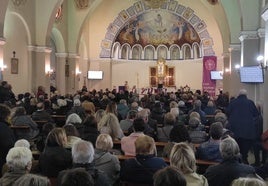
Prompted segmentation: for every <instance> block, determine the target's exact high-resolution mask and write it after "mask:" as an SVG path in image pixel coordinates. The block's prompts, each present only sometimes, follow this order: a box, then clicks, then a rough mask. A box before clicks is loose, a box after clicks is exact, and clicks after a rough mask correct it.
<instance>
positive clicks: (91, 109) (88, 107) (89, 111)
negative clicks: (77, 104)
mask: <svg viewBox="0 0 268 186" xmlns="http://www.w3.org/2000/svg"><path fill="white" fill-rule="evenodd" d="M82 107H83V108H84V110H85V113H86V116H88V115H92V116H94V115H95V105H94V104H93V103H92V102H90V101H87V100H85V101H83V102H82Z"/></svg>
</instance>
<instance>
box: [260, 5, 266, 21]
mask: <svg viewBox="0 0 268 186" xmlns="http://www.w3.org/2000/svg"><path fill="white" fill-rule="evenodd" d="M261 17H262V19H263V20H264V21H267V20H268V8H266V9H265V10H264V11H262V14H261Z"/></svg>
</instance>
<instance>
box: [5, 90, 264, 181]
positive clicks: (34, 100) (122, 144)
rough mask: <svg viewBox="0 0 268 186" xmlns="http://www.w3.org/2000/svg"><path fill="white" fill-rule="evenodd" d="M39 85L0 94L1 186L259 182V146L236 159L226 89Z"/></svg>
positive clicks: (235, 144) (260, 169)
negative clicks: (250, 157)
mask: <svg viewBox="0 0 268 186" xmlns="http://www.w3.org/2000/svg"><path fill="white" fill-rule="evenodd" d="M1 86H2V87H0V89H3V88H4V87H3V85H1ZM38 90H39V91H38V94H36V95H33V94H30V93H28V92H27V93H24V94H19V95H18V97H17V98H16V97H15V95H13V94H12V91H11V90H10V95H9V96H6V97H5V98H1V100H0V101H1V103H0V149H1V151H0V168H1V170H2V171H1V178H0V185H3V186H5V185H7V186H9V185H10V186H11V185H52V186H54V185H59V186H60V185H63V186H68V185H74V186H75V185H104V186H105V185H115V186H116V185H123V186H124V185H125V186H126V185H141V184H142V185H148V186H149V185H155V186H162V185H163V186H164V185H182V186H186V185H187V186H214V185H215V186H219V185H225V186H229V185H230V186H236V185H243V184H244V185H246V184H247V183H255V184H256V185H265V182H264V181H263V179H266V178H267V177H268V170H267V167H268V165H266V159H264V158H265V156H262V159H261V158H260V157H259V155H260V152H261V151H263V152H265V150H264V149H262V148H259V151H258V152H256V153H255V156H256V157H255V159H256V161H258V162H255V163H257V164H258V165H257V166H256V167H254V166H251V165H246V164H244V163H245V162H242V161H241V155H240V149H239V145H238V143H237V142H236V141H235V140H234V139H233V137H234V136H233V133H232V131H231V130H230V129H229V128H228V116H227V115H226V114H225V109H226V107H227V106H228V103H225V102H223V100H226V96H227V94H226V95H225V94H223V93H222V94H221V95H220V96H218V98H213V97H211V96H209V95H208V93H204V94H201V92H200V91H196V92H192V91H190V90H188V91H187V92H185V91H184V90H181V89H179V90H178V91H176V92H161V93H159V94H150V95H149V94H148V95H143V97H142V98H140V96H141V95H137V94H135V93H132V92H128V91H125V92H123V93H122V92H117V91H116V90H111V91H109V90H108V89H106V90H100V91H96V90H92V91H85V90H84V91H78V92H77V93H76V94H74V95H65V96H63V95H60V94H57V93H55V94H52V95H51V96H50V97H49V96H48V94H46V93H45V91H44V89H42V87H39V89H38ZM227 100H229V99H227ZM16 141H17V143H16V145H15V142H16ZM255 150H256V149H255ZM260 159H261V160H260ZM199 160H202V161H204V162H207V163H208V164H206V165H205V167H202V166H201V165H200V164H199V162H200V161H199ZM260 162H262V164H261V163H260ZM253 163H254V162H253ZM212 164H213V165H212ZM255 165H256V164H255ZM258 174H259V175H258ZM261 177H262V178H261ZM29 182H31V183H29Z"/></svg>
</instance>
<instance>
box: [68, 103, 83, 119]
mask: <svg viewBox="0 0 268 186" xmlns="http://www.w3.org/2000/svg"><path fill="white" fill-rule="evenodd" d="M70 114H77V115H78V116H79V117H80V118H81V120H84V119H85V118H86V112H85V109H84V108H83V107H82V106H81V101H80V100H79V99H78V98H76V99H74V102H73V107H72V108H71V110H70V111H69V112H68V113H67V115H68V116H69V115H70Z"/></svg>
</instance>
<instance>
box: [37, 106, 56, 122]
mask: <svg viewBox="0 0 268 186" xmlns="http://www.w3.org/2000/svg"><path fill="white" fill-rule="evenodd" d="M36 108H37V110H36V111H35V112H33V113H32V119H33V120H34V121H47V122H53V119H52V117H51V115H50V114H49V113H47V112H46V111H45V110H44V103H42V102H40V103H37V105H36Z"/></svg>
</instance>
